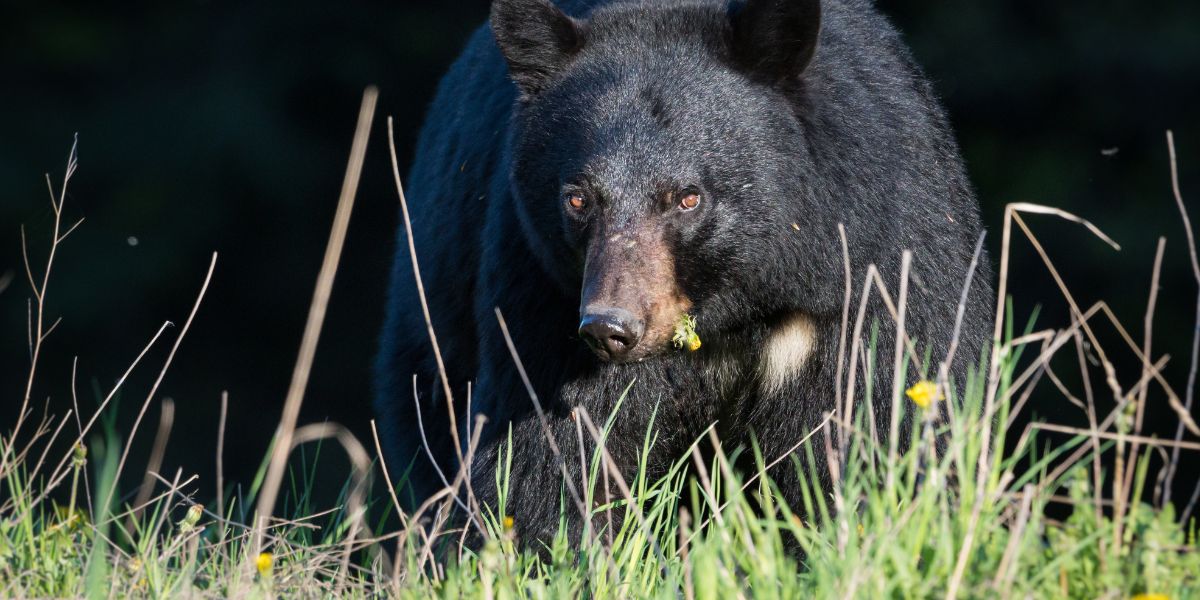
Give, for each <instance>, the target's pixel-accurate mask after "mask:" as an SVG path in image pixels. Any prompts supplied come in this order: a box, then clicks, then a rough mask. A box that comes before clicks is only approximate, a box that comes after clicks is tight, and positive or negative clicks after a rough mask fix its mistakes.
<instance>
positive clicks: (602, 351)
mask: <svg viewBox="0 0 1200 600" xmlns="http://www.w3.org/2000/svg"><path fill="white" fill-rule="evenodd" d="M644 329H645V326H644V324H643V323H642V321H641V319H638V318H637V317H634V316H633V313H631V312H629V311H627V310H625V309H622V308H603V309H597V310H590V311H588V312H587V314H585V315H583V319H581V320H580V321H579V335H580V337H582V338H583V341H585V342H587V345H588V346H590V347H591V348H592V351H593V352H595V353H596V356H599V357H600V359H601V360H609V361H613V362H621V361H622V360H624V359H625V358H626V357H627V356H628V355H629V351H630V350H632V349H633V347H634V346H636V345H637V343H638V340H639V339H641V337H642V331H643V330H644Z"/></svg>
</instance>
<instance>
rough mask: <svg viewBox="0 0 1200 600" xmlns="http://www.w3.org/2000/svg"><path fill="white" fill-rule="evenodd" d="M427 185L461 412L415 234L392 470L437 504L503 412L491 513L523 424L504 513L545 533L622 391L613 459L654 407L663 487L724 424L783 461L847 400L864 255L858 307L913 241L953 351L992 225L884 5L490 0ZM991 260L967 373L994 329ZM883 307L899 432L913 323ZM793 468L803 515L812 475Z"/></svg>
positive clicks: (938, 323) (442, 113)
mask: <svg viewBox="0 0 1200 600" xmlns="http://www.w3.org/2000/svg"><path fill="white" fill-rule="evenodd" d="M406 187H407V191H408V200H409V208H410V212H411V215H412V236H413V238H414V240H415V247H416V249H417V255H418V258H419V262H420V268H421V274H422V276H423V282H424V286H425V290H426V292H427V297H428V306H429V310H430V313H431V315H432V323H433V326H434V329H435V331H436V334H437V338H438V341H439V342H440V349H441V355H442V356H443V357H444V364H445V371H446V373H447V374H448V377H449V381H450V389H451V390H452V394H453V398H454V401H455V407H456V412H457V413H458V414H456V415H450V414H449V412H448V409H447V402H446V397H445V394H444V392H443V386H442V383H441V381H440V380H439V377H438V370H437V365H436V364H435V359H434V353H433V351H432V347H431V345H430V342H429V337H428V334H427V331H426V327H425V323H424V319H423V315H422V310H421V306H420V302H419V298H418V295H417V288H416V284H415V281H414V277H413V272H412V268H411V262H410V256H409V252H408V245H407V243H405V241H404V240H405V232H404V231H403V230H401V232H400V240H401V242H400V243H399V244H398V249H397V254H396V259H395V267H394V270H393V272H392V274H391V277H392V280H391V292H390V295H389V298H388V301H387V319H386V324H385V327H384V331H383V333H382V341H381V352H380V355H379V358H378V362H377V365H376V369H377V387H378V394H377V398H376V401H375V405H376V410H377V414H378V416H379V421H380V423H381V425H382V437H383V440H384V442H385V446H386V450H385V451H386V453H387V457H388V459H389V463H390V465H391V467H392V470H393V471H394V472H399V471H404V470H408V483H409V485H408V488H407V490H406V491H405V497H406V501H407V502H409V503H411V504H416V503H419V502H420V501H421V500H422V499H424V498H426V497H428V496H429V495H430V494H431V493H433V492H434V491H436V490H438V489H440V488H442V487H443V485H444V481H443V479H442V477H441V475H444V476H445V477H446V478H449V479H453V477H454V474H455V473H457V472H458V470H459V465H458V456H459V455H460V454H459V451H458V449H456V448H455V446H454V441H453V436H452V435H451V423H452V422H453V423H456V424H457V428H458V433H459V435H458V436H457V437H458V438H459V440H460V443H461V444H463V445H465V444H466V443H467V435H466V429H467V426H468V425H469V424H470V422H471V415H473V414H483V415H485V416H486V417H487V426H486V427H485V429H484V430H483V431H482V432H481V440H482V441H481V443H480V448H479V451H478V452H477V453H476V455H475V459H474V461H473V464H472V465H471V467H472V469H471V470H472V480H473V481H474V486H473V488H474V492H475V494H477V495H478V497H479V498H480V499H481V501H482V502H484V503H493V502H495V500H496V491H495V489H496V485H495V470H496V468H497V449H498V447H499V446H500V444H501V443H503V442H505V440H506V439H507V436H508V432H509V431H510V428H511V438H512V448H513V453H512V456H513V459H512V466H511V474H510V481H511V484H510V485H511V488H510V491H509V496H508V506H509V511H508V512H510V513H512V514H513V516H514V520H515V527H516V530H517V532H518V534H519V535H520V536H521V537H522V538H523V539H525V540H535V539H536V540H545V539H548V538H549V537H551V536H552V535H553V534H554V532H555V531H556V530H557V529H558V527H559V518H560V507H561V506H562V502H563V498H564V497H565V495H564V492H563V490H564V484H565V482H564V481H563V475H562V471H561V469H562V468H563V465H562V463H561V462H560V459H559V456H562V457H564V458H565V459H566V460H565V463H566V464H565V468H566V470H567V473H568V476H569V477H570V478H571V483H572V484H576V485H577V482H579V481H580V473H579V469H580V466H579V460H578V457H579V455H580V448H579V446H578V441H577V440H578V437H577V435H578V434H577V431H576V424H575V423H574V422H573V420H572V413H573V410H574V409H575V407H578V406H582V407H585V408H586V410H587V411H588V413H589V414H590V415H592V416H593V418H594V420H595V421H597V422H603V421H604V420H606V419H608V418H609V415H610V414H611V412H612V411H613V410H614V406H615V405H616V403H617V402H618V400H619V399H620V398H622V394H626V395H625V396H624V400H623V404H622V405H621V406H620V410H619V413H618V415H617V417H616V419H615V425H614V427H613V430H612V432H611V433H610V437H609V440H608V443H607V447H608V450H609V451H610V453H611V454H612V456H613V457H614V459H615V461H616V462H617V463H618V465H619V466H620V468H621V469H623V470H625V469H628V470H633V468H634V467H635V466H636V464H637V459H638V453H639V452H640V450H641V446H642V442H643V440H644V436H645V435H646V431H647V427H648V426H649V425H650V423H651V419H653V425H654V428H655V429H656V430H657V435H658V437H657V441H656V442H655V446H654V448H653V451H652V452H651V456H649V457H648V460H647V463H648V467H649V470H650V476H652V477H653V476H654V475H655V474H657V473H661V472H662V471H663V469H665V467H666V466H667V465H669V464H670V463H671V462H672V461H674V460H676V459H679V458H680V457H681V456H683V454H684V452H685V451H686V450H687V447H688V445H689V444H691V443H692V442H693V441H694V440H695V439H696V438H697V437H698V436H700V435H701V434H702V433H703V431H704V430H705V429H706V428H707V427H708V426H709V425H710V424H713V423H715V424H716V426H715V427H716V431H717V432H718V434H719V435H720V437H721V439H722V440H723V441H724V443H725V444H727V445H729V446H733V445H737V444H742V445H744V446H747V447H748V446H749V445H750V444H751V443H757V444H758V446H759V447H760V449H761V452H762V455H763V456H765V457H767V459H768V460H770V459H771V458H774V457H777V456H780V455H785V454H786V453H787V452H788V451H789V449H791V448H793V446H794V445H795V444H796V442H797V441H798V440H799V439H800V438H801V437H802V436H804V435H805V434H806V433H808V432H809V431H810V430H812V429H813V428H814V427H815V426H817V425H818V424H819V423H820V422H821V420H822V419H823V416H824V415H825V414H826V413H828V412H829V411H833V410H834V409H835V404H836V402H835V387H836V384H835V379H836V377H837V366H838V363H839V360H838V359H839V356H838V353H839V348H840V346H841V345H840V334H841V326H842V320H843V306H844V304H845V300H846V297H845V294H846V276H845V262H844V261H845V257H846V256H847V254H848V259H849V264H850V267H851V270H852V273H853V278H854V282H855V284H854V286H853V289H854V291H853V294H852V296H851V298H850V302H851V304H850V306H851V307H857V305H858V301H859V300H858V298H859V294H860V292H861V289H862V285H861V282H862V280H863V276H864V274H865V273H866V272H867V269H868V266H869V265H872V264H873V265H876V266H877V267H878V269H879V272H880V273H881V274H882V277H883V280H884V281H885V282H886V284H887V286H889V289H890V291H891V293H892V295H893V296H895V295H896V292H897V290H898V288H899V282H900V279H901V277H900V273H901V262H902V259H901V256H902V254H903V251H904V250H906V249H907V250H911V251H912V252H913V260H912V268H911V273H910V278H909V282H910V284H909V294H908V302H907V326H906V330H907V331H908V333H909V334H910V335H911V336H912V337H913V338H914V339H915V340H916V341H917V344H918V345H919V347H920V348H922V349H928V351H929V352H931V353H932V356H933V357H934V359H933V360H934V361H935V362H936V360H938V358H937V357H941V356H944V355H945V353H946V351H947V347H948V346H949V345H950V340H951V336H952V331H953V329H954V327H955V322H956V317H957V312H958V311H957V307H958V304H959V295H960V293H961V290H962V289H963V284H964V279H965V278H966V275H967V272H968V269H969V267H970V265H971V263H972V257H973V256H974V254H975V247H976V243H977V241H978V240H979V238H980V235H981V226H980V222H979V209H978V205H977V202H976V200H975V197H974V193H973V191H972V189H971V187H970V184H969V182H968V180H967V178H966V176H965V174H964V168H963V164H962V160H961V157H960V155H959V151H958V148H957V144H956V142H955V140H954V136H953V134H952V132H951V130H950V127H949V125H948V123H947V119H946V117H945V114H944V112H943V110H942V108H941V107H940V104H939V102H938V100H937V99H936V97H935V95H934V93H933V91H932V89H931V87H930V84H929V83H928V81H927V80H926V79H925V77H924V76H923V75H922V73H921V71H920V69H919V68H918V67H917V66H916V65H915V64H914V62H913V59H912V57H911V56H910V54H909V52H908V50H907V49H906V47H905V46H904V43H903V42H902V41H901V38H900V35H899V34H898V33H897V32H896V31H895V30H894V29H893V28H892V26H891V25H890V24H889V23H888V21H887V20H886V18H885V17H883V16H882V15H880V14H879V13H878V12H877V11H876V9H875V8H874V7H873V5H872V3H871V2H869V1H868V0H634V1H622V0H595V1H590V2H589V1H564V2H562V3H561V6H560V5H556V4H554V3H552V2H551V0H495V1H494V3H493V6H492V13H491V23H490V28H481V29H480V30H479V31H477V32H476V33H475V34H474V36H473V37H472V39H471V41H470V43H469V44H468V46H467V49H466V51H465V52H464V53H463V55H462V56H461V57H460V58H459V59H458V61H457V62H456V63H455V64H454V66H453V67H452V68H451V70H450V72H449V74H448V75H447V76H446V77H445V79H444V80H443V81H442V83H441V86H440V88H439V90H438V93H437V97H436V99H435V100H434V102H433V105H432V108H431V110H430V113H429V115H428V119H427V121H426V123H425V126H424V129H423V131H422V133H421V136H420V140H419V146H418V150H417V158H416V162H415V164H414V165H413V167H412V171H411V173H410V174H409V177H408V179H407V186H406ZM839 224H841V225H843V226H844V228H845V232H846V236H847V238H848V249H849V250H848V253H846V252H843V249H842V241H841V236H840V234H839V228H838V227H839ZM979 263H980V266H979V269H978V271H977V273H976V276H975V277H974V282H973V285H972V286H971V288H970V296H969V298H968V302H967V303H966V310H965V314H964V315H963V317H962V320H961V339H960V340H961V341H960V344H959V346H958V352H957V355H956V356H957V357H960V358H959V359H957V360H956V361H955V363H954V365H953V368H952V374H953V375H954V377H955V378H956V379H957V381H958V382H959V383H960V384H961V383H962V382H963V380H964V379H965V375H966V371H967V365H968V364H972V363H976V362H977V361H978V360H979V357H980V354H981V352H982V350H983V348H984V346H985V345H986V344H987V343H988V341H989V339H990V330H991V327H990V323H991V316H992V307H993V306H994V300H993V299H992V298H991V294H992V291H991V290H992V288H991V286H990V283H989V280H990V276H991V271H990V268H989V267H988V265H987V258H986V255H985V256H983V257H982V259H981V260H980V261H979ZM872 297H873V298H874V299H873V300H871V301H870V302H869V304H868V308H869V310H868V313H867V319H868V321H867V322H868V323H872V322H875V323H878V342H877V346H878V348H880V349H881V350H880V352H881V358H880V360H879V361H877V362H878V368H877V372H876V373H877V378H878V381H880V382H882V383H880V384H879V385H876V386H875V390H876V392H875V393H874V397H873V399H872V400H871V401H872V402H873V403H874V407H875V414H876V417H877V419H878V420H879V421H880V426H881V427H882V428H884V429H885V430H886V427H887V423H888V421H887V419H888V414H889V407H890V406H891V389H892V385H891V381H892V379H891V378H892V375H891V370H890V368H889V366H888V365H890V364H891V362H892V360H891V352H892V350H891V349H892V347H893V345H894V343H895V342H894V340H895V335H896V334H895V326H894V320H893V319H892V317H891V315H890V313H889V312H888V310H887V307H886V306H885V304H883V303H882V302H880V301H878V294H875V295H874V296H872ZM496 308H499V309H500V311H501V312H502V313H503V315H504V317H505V318H506V321H507V325H508V327H509V329H510V332H511V338H512V340H513V342H514V344H515V349H516V351H517V354H518V355H519V356H520V358H521V359H522V361H523V363H524V366H525V369H526V370H527V375H528V379H529V383H530V385H531V387H532V391H533V392H535V393H536V394H537V396H538V398H539V400H540V403H541V406H543V407H544V411H545V418H546V422H547V423H546V424H547V425H548V429H549V431H548V434H549V435H551V436H553V437H554V439H555V441H556V442H557V446H558V450H559V455H556V453H555V452H554V451H553V449H552V448H551V446H550V444H549V441H548V439H547V431H545V430H544V428H543V425H542V421H541V420H540V419H539V417H538V415H537V413H536V412H535V406H534V403H533V401H532V400H531V397H530V394H529V392H528V391H527V389H526V385H525V383H524V381H523V380H522V375H521V373H520V372H519V371H518V369H517V368H516V366H515V364H514V361H513V359H512V357H511V355H510V351H509V349H508V347H507V346H506V341H505V338H504V337H503V335H502V332H501V329H500V327H499V326H498V322H497V318H496V314H495V309H496ZM854 313H855V310H853V309H852V310H851V319H853V315H854ZM685 319H691V320H694V324H695V328H694V334H693V333H691V332H690V331H686V330H684V331H678V330H679V324H680V322H681V321H682V320H685ZM685 329H686V328H685ZM677 333H681V334H682V335H683V338H684V339H683V340H682V341H684V342H687V343H686V344H685V345H687V346H689V347H687V348H682V349H680V348H678V347H677V346H678V345H679V344H677V343H676V342H678V341H681V340H678V339H674V338H675V337H676V334H677ZM696 346H699V347H698V348H696ZM691 350H694V351H691ZM923 351H924V350H922V352H923ZM846 352H847V353H848V352H849V351H848V350H847V351H846ZM414 375H415V378H414ZM858 381H859V384H858V387H859V388H860V389H859V390H858V393H859V398H861V397H862V389H861V388H862V381H863V378H862V377H859V379H858ZM910 381H911V379H910ZM468 385H470V386H471V389H470V394H469V396H470V397H469V404H470V405H469V406H468ZM627 389H628V392H627V393H626V390H627ZM468 411H470V412H469V413H468ZM422 423H423V427H421V424H422ZM584 438H585V439H586V442H585V444H587V445H588V448H585V450H586V451H587V452H589V453H590V451H591V448H590V436H589V435H588V434H586V433H585V434H584ZM820 445H821V444H817V446H820ZM435 463H436V465H437V466H438V467H440V472H441V475H439V472H438V471H439V470H438V469H435V468H434V465H435ZM782 464H784V465H788V464H789V463H788V462H787V461H784V462H783V463H782ZM788 468H789V469H790V466H789V467H788ZM773 475H774V476H775V478H776V479H777V480H778V481H777V483H778V484H779V486H780V489H781V491H782V493H783V495H784V496H785V497H786V498H785V499H787V500H789V501H791V502H792V503H793V505H794V504H795V503H797V501H798V493H799V492H798V485H797V483H796V475H795V474H794V473H789V472H788V471H787V470H781V471H779V472H776V473H773ZM566 502H567V507H566V510H565V515H566V519H567V522H568V527H569V529H570V532H571V533H572V535H574V536H578V535H579V531H580V528H581V527H580V526H581V519H580V518H579V517H578V512H577V511H576V510H575V508H574V507H572V506H570V499H567V500H566Z"/></svg>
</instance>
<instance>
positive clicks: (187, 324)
mask: <svg viewBox="0 0 1200 600" xmlns="http://www.w3.org/2000/svg"><path fill="white" fill-rule="evenodd" d="M216 268H217V253H216V252H213V254H212V260H211V261H210V262H209V263H208V273H207V274H206V275H205V276H204V284H203V285H201V286H200V293H199V294H198V295H197V296H196V302H195V303H194V304H193V305H192V312H190V313H189V314H188V318H187V320H186V321H184V323H183V329H180V330H179V337H177V338H175V344H174V345H173V346H171V352H170V353H169V354H167V360H166V362H164V363H163V366H162V369H160V370H159V371H158V377H157V378H155V380H154V385H152V386H150V393H149V394H147V395H146V401H145V402H143V403H142V407H141V410H139V411H138V415H137V418H136V419H134V421H133V427H132V428H131V429H130V430H129V436H128V438H127V439H126V441H125V448H124V450H122V451H121V460H120V461H118V462H117V472H116V475H115V476H114V477H113V481H112V485H111V486H109V489H108V493H107V494H105V496H104V505H105V506H108V503H109V502H112V498H113V495H114V494H115V493H116V491H117V483H118V482H119V481H120V479H121V472H122V471H123V470H124V468H125V461H126V460H128V459H129V451H130V449H132V448H133V437H134V436H135V435H137V430H138V426H139V425H141V423H142V418H143V417H145V416H146V409H147V408H148V407H149V406H150V401H151V400H152V399H153V398H154V394H156V393H158V386H159V385H161V384H162V381H163V378H164V377H166V376H167V370H168V369H169V368H170V367H171V362H172V361H173V360H175V353H176V352H178V351H179V346H180V345H181V344H183V338H185V337H187V332H188V329H190V328H191V326H192V320H193V319H195V318H196V313H197V312H199V311H200V304H201V303H202V302H203V301H204V294H205V293H207V292H208V284H209V282H211V281H212V275H213V270H214V269H216Z"/></svg>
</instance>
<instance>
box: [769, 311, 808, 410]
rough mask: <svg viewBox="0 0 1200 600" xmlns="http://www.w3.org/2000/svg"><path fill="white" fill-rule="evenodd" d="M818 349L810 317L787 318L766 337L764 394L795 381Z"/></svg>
mask: <svg viewBox="0 0 1200 600" xmlns="http://www.w3.org/2000/svg"><path fill="white" fill-rule="evenodd" d="M816 348H817V329H816V327H815V326H814V325H813V322H812V319H810V318H809V317H808V315H804V314H799V313H797V314H795V315H792V316H791V317H788V318H787V319H786V320H784V321H783V322H782V323H780V324H779V326H778V327H776V328H775V330H774V331H772V332H771V336H770V337H769V338H767V342H766V344H764V345H763V349H762V356H761V357H759V377H760V380H761V381H762V391H763V393H765V394H772V393H775V392H778V391H780V389H782V388H783V387H784V386H785V385H787V383H788V382H789V381H792V380H793V379H795V378H796V377H797V376H798V375H799V374H800V371H801V370H803V369H804V366H805V364H807V363H808V360H809V359H810V358H811V357H812V355H813V352H815V351H816Z"/></svg>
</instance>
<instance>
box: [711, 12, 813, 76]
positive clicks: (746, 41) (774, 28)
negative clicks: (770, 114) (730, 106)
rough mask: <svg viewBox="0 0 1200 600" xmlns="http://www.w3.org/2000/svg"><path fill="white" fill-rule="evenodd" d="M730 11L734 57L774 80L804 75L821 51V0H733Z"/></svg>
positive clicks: (749, 70) (742, 63)
mask: <svg viewBox="0 0 1200 600" xmlns="http://www.w3.org/2000/svg"><path fill="white" fill-rule="evenodd" d="M728 14H729V24H730V34H731V39H730V50H731V52H732V54H733V59H734V61H736V62H737V63H738V64H739V65H740V66H741V67H742V68H743V69H745V70H746V71H747V72H749V73H751V74H754V75H756V76H758V77H761V78H763V79H765V80H767V81H769V82H770V83H780V82H782V81H785V80H787V79H790V78H794V77H798V76H800V74H801V73H803V72H804V69H805V68H807V67H808V63H809V62H810V61H811V60H812V58H813V55H814V54H815V53H816V51H817V38H819V37H820V35H821V0H733V1H732V2H730V3H729V5H728Z"/></svg>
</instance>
